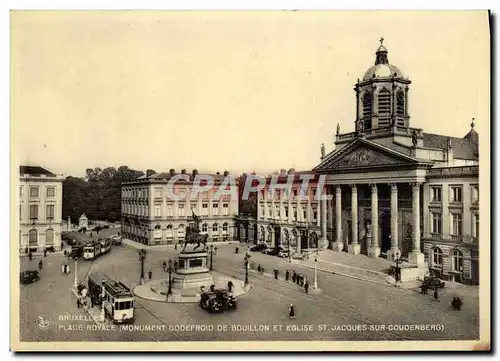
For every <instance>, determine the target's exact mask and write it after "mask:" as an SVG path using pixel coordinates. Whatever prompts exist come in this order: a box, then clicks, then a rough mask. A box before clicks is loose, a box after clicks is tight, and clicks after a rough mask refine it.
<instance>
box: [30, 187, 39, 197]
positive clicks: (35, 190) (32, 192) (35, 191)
mask: <svg viewBox="0 0 500 361" xmlns="http://www.w3.org/2000/svg"><path fill="white" fill-rule="evenodd" d="M30 197H32V198H38V187H30Z"/></svg>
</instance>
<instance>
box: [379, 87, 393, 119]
mask: <svg viewBox="0 0 500 361" xmlns="http://www.w3.org/2000/svg"><path fill="white" fill-rule="evenodd" d="M378 116H379V126H380V127H382V126H388V125H389V121H390V116H391V92H390V91H389V90H387V89H385V88H384V89H382V90H381V91H380V94H379V96H378Z"/></svg>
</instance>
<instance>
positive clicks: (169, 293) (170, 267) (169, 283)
mask: <svg viewBox="0 0 500 361" xmlns="http://www.w3.org/2000/svg"><path fill="white" fill-rule="evenodd" d="M171 294H172V260H171V259H169V260H168V292H167V297H168V295H171Z"/></svg>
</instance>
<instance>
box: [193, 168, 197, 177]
mask: <svg viewBox="0 0 500 361" xmlns="http://www.w3.org/2000/svg"><path fill="white" fill-rule="evenodd" d="M197 175H198V169H193V177H196V176H197Z"/></svg>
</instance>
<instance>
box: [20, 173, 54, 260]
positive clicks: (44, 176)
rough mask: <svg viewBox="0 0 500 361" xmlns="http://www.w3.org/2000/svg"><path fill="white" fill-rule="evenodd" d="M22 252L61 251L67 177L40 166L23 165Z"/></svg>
mask: <svg viewBox="0 0 500 361" xmlns="http://www.w3.org/2000/svg"><path fill="white" fill-rule="evenodd" d="M19 173H20V184H19V225H20V228H19V249H20V252H21V253H27V250H29V251H31V252H42V251H44V250H45V249H48V250H51V249H53V250H54V251H58V250H60V249H61V226H62V182H63V177H62V176H59V175H56V174H54V173H52V172H50V171H48V170H47V169H44V168H42V167H38V166H20V167H19Z"/></svg>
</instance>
